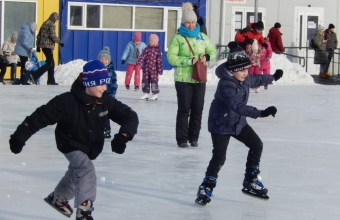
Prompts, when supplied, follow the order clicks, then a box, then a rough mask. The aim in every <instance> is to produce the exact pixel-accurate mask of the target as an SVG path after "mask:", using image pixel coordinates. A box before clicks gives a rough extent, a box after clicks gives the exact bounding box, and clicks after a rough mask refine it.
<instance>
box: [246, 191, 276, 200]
mask: <svg viewBox="0 0 340 220" xmlns="http://www.w3.org/2000/svg"><path fill="white" fill-rule="evenodd" d="M242 193H243V194H244V195H247V196H251V197H254V198H257V199H262V200H265V201H267V200H268V199H269V196H267V195H257V194H256V193H252V192H251V191H249V190H247V189H245V188H243V189H242Z"/></svg>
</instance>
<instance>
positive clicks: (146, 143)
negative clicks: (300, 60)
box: [0, 56, 340, 220]
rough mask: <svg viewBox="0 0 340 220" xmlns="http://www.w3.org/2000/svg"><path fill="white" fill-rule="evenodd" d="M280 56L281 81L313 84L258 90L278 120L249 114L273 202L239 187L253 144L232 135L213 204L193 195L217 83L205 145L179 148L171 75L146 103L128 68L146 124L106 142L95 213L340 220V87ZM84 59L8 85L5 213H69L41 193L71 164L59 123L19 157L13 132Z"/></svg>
mask: <svg viewBox="0 0 340 220" xmlns="http://www.w3.org/2000/svg"><path fill="white" fill-rule="evenodd" d="M280 58H281V57H280V56H279V57H277V59H276V57H274V58H273V63H275V62H277V64H276V65H275V66H279V65H281V66H282V68H283V69H284V71H285V76H286V77H285V78H284V79H283V80H282V84H306V85H308V86H306V85H299V86H296V85H271V86H269V89H268V90H267V91H264V90H263V89H262V90H261V91H260V93H258V94H255V93H254V92H253V91H252V92H251V94H250V98H249V104H250V105H253V106H255V107H258V108H259V109H264V108H266V107H267V106H271V105H274V106H276V107H277V108H278V113H277V115H276V117H275V118H273V117H268V118H259V119H256V120H253V119H248V122H249V124H250V125H251V126H252V127H253V128H254V130H255V131H256V132H257V133H258V135H259V136H260V137H261V139H262V141H263V143H264V151H263V155H262V160H261V166H260V168H261V176H262V180H263V183H264V184H265V186H266V187H267V188H268V189H269V193H268V195H269V196H270V199H269V200H268V201H263V200H259V199H255V198H252V197H249V196H246V195H243V194H242V193H241V188H242V181H243V174H244V169H245V167H244V165H245V160H246V153H247V148H246V147H245V146H243V145H242V144H240V143H239V142H237V141H235V140H234V139H232V140H231V142H230V145H229V148H228V153H227V161H226V163H225V165H224V166H223V167H222V169H221V171H220V174H219V178H218V181H217V187H216V188H215V189H214V196H213V198H212V202H211V203H209V204H208V205H207V206H205V207H202V206H198V205H196V204H195V203H194V200H195V194H196V190H197V188H198V186H199V184H200V183H201V181H202V179H203V177H204V173H205V170H206V167H207V165H208V163H209V160H210V158H211V150H212V144H211V138H210V134H209V132H208V131H207V115H208V111H209V106H210V103H211V101H212V98H213V95H214V91H215V89H216V86H215V85H208V86H207V92H206V97H205V109H204V112H203V120H202V130H201V135H200V139H199V147H198V148H187V149H180V148H178V147H177V146H176V141H175V120H176V112H177V103H176V96H175V94H176V92H175V88H174V86H173V82H172V80H171V75H172V73H171V72H169V73H168V72H167V73H166V74H165V76H161V78H162V77H163V78H168V80H170V81H169V82H167V83H165V82H164V84H161V86H160V90H161V91H160V95H159V100H158V101H140V100H139V97H140V96H141V95H142V92H141V91H139V92H135V91H133V90H129V91H127V90H125V88H124V86H123V83H122V79H123V76H119V77H118V78H119V88H118V92H117V99H119V100H121V101H122V102H124V103H126V104H128V105H129V106H131V107H132V108H133V109H134V110H135V111H136V112H137V113H138V116H139V119H140V125H139V128H138V134H137V135H136V136H135V138H134V140H133V141H131V142H129V143H128V147H127V149H126V151H125V153H124V154H122V155H118V154H115V153H112V152H111V146H110V141H109V140H107V141H106V142H105V147H104V150H103V152H102V154H101V155H100V156H99V157H98V158H97V159H96V160H95V161H94V164H95V167H96V171H97V182H98V192H97V199H96V201H95V203H94V207H95V210H94V212H93V216H94V219H97V220H98V219H100V220H102V219H115V220H145V219H147V220H160V219H165V220H168V219H169V220H173V219H176V220H196V219H197V220H220V219H251V220H253V219H259V220H260V219H261V220H264V219H267V220H273V219H275V220H276V219H279V220H281V219H282V220H286V219H299V220H305V219H306V220H307V219H308V220H314V219H315V220H316V219H340V209H339V198H340V193H339V190H338V189H339V181H340V178H339V174H338V173H339V170H340V165H339V157H340V143H339V135H338V127H339V124H340V119H339V116H338V115H339V109H340V104H339V102H337V100H338V96H339V93H340V87H339V86H322V85H312V84H313V83H312V82H311V81H312V79H311V77H310V76H308V75H307V74H306V73H304V72H303V70H302V69H300V70H299V69H298V67H290V66H289V65H286V64H285V63H284V59H283V58H282V59H283V60H281V61H280ZM81 62H83V61H79V60H76V61H73V63H74V64H72V65H71V64H70V63H68V64H65V65H63V66H59V67H58V68H59V70H58V71H57V81H58V82H61V85H60V86H45V85H41V86H34V85H32V86H8V85H5V86H0V93H1V94H2V98H1V102H0V157H1V158H0V171H1V179H0V213H1V215H0V216H1V217H0V219H1V220H28V219H29V220H30V219H32V220H33V219H34V220H46V219H49V220H58V219H66V218H65V217H63V216H62V215H61V214H59V213H57V212H56V211H55V210H54V209H52V208H50V207H49V206H48V205H47V204H46V203H45V202H44V201H43V198H44V197H45V196H47V195H48V194H49V193H50V192H51V191H52V190H53V189H54V187H55V186H56V184H57V183H58V181H59V180H60V178H61V177H62V176H63V174H64V173H65V171H66V169H67V166H68V164H67V160H66V159H65V158H64V157H63V155H62V154H61V153H60V152H59V151H58V150H57V149H56V146H55V140H54V129H55V126H49V127H47V128H44V129H42V130H41V131H39V132H38V133H36V134H35V135H34V136H33V137H32V138H31V139H29V140H28V141H27V143H26V146H25V147H24V149H23V151H22V152H21V153H20V154H18V155H14V154H12V153H11V152H10V150H9V145H8V140H9V136H10V134H12V133H13V132H14V130H15V129H16V127H17V125H18V124H19V123H21V122H22V120H23V119H24V118H25V116H27V115H29V114H30V113H31V112H32V111H34V110H35V109H36V108H37V107H39V106H40V105H42V104H45V103H46V102H47V101H48V100H50V99H51V98H53V97H54V96H56V95H58V94H60V93H63V92H66V91H69V90H70V84H71V82H72V80H73V79H74V78H75V77H76V76H77V74H75V73H73V72H78V73H79V72H80V71H81V68H80V67H81ZM83 63H84V62H83ZM273 66H274V65H273ZM61 68H64V70H63V71H61V70H60V69H61ZM72 68H73V70H76V71H71V69H72ZM76 68H78V69H76ZM289 68H291V70H294V71H295V75H296V76H294V74H293V73H292V72H293V71H292V72H290V71H288V70H289ZM212 71H213V70H210V74H211V75H210V77H211V81H212V80H213V79H214V78H213V76H212V75H213V74H212ZM63 74H65V75H64V79H65V80H64V81H62V80H61V79H62V76H63ZM119 74H122V75H123V73H119ZM72 77H73V78H72ZM71 78H72V80H71ZM303 78H304V79H306V80H305V81H303V80H302V79H303ZM289 79H290V80H292V79H295V80H294V82H295V83H294V82H289V81H288V80H289ZM215 80H216V79H215ZM42 81H44V79H42ZM111 126H112V131H113V132H112V134H114V133H115V132H117V131H118V128H119V127H118V126H117V125H116V124H113V123H112V124H111ZM71 205H72V206H73V201H71ZM74 218H75V216H74V215H73V216H72V219H74Z"/></svg>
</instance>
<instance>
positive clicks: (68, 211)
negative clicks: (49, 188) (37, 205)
mask: <svg viewBox="0 0 340 220" xmlns="http://www.w3.org/2000/svg"><path fill="white" fill-rule="evenodd" d="M44 200H45V202H46V203H47V204H49V205H50V206H52V207H53V208H54V209H56V210H57V211H58V212H60V213H61V214H63V215H64V216H67V217H69V218H70V217H71V215H72V213H73V209H72V208H71V206H70V205H69V204H68V201H67V200H66V199H64V198H62V197H61V196H57V198H55V199H54V193H53V192H52V193H51V194H50V195H48V196H47V197H46V198H45V199H44Z"/></svg>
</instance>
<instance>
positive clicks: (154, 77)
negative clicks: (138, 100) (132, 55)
mask: <svg viewBox="0 0 340 220" xmlns="http://www.w3.org/2000/svg"><path fill="white" fill-rule="evenodd" d="M150 85H151V92H152V94H158V93H159V87H158V74H157V73H154V74H152V73H148V72H145V71H143V78H142V91H143V92H144V93H148V94H149V93H150Z"/></svg>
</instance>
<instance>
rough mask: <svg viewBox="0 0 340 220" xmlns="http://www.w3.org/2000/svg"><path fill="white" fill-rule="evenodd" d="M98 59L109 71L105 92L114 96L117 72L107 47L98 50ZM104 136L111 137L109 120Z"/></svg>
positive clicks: (116, 86) (116, 85)
mask: <svg viewBox="0 0 340 220" xmlns="http://www.w3.org/2000/svg"><path fill="white" fill-rule="evenodd" d="M98 60H100V62H102V63H103V64H104V65H105V66H106V68H107V70H108V71H109V75H110V82H109V83H108V84H107V93H108V94H109V96H111V97H113V98H115V96H116V93H117V88H118V84H117V74H116V72H115V67H114V65H113V63H112V62H111V53H110V48H109V47H107V46H105V47H104V48H103V50H101V51H100V52H99V54H98ZM104 136H105V138H111V126H110V120H107V123H106V126H105V130H104Z"/></svg>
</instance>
